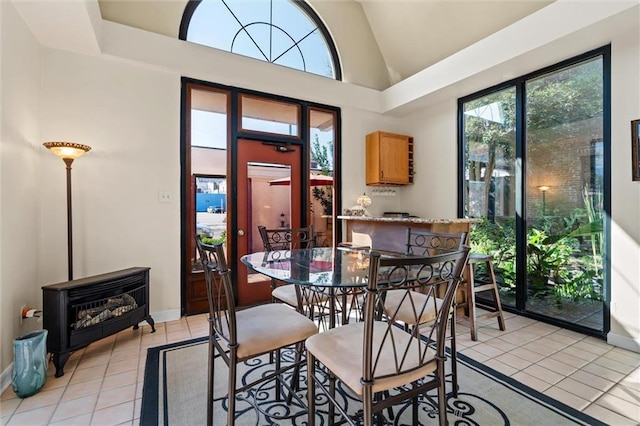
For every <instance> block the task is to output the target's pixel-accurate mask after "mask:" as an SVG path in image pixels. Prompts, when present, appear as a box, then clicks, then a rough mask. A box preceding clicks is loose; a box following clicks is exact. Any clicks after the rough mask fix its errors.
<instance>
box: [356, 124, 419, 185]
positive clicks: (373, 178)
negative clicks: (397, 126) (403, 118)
mask: <svg viewBox="0 0 640 426" xmlns="http://www.w3.org/2000/svg"><path fill="white" fill-rule="evenodd" d="M366 158H367V160H366V161H367V163H366V167H367V169H366V183H367V185H408V184H410V183H413V138H412V137H411V136H406V135H398V134H395V133H388V132H381V131H378V132H373V133H370V134H368V135H367V142H366Z"/></svg>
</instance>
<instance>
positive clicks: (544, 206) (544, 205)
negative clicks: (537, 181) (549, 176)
mask: <svg viewBox="0 0 640 426" xmlns="http://www.w3.org/2000/svg"><path fill="white" fill-rule="evenodd" d="M549 188H551V187H550V186H548V185H542V186H539V187H538V189H539V190H540V191H541V192H542V216H544V215H545V214H546V210H547V191H548V190H549Z"/></svg>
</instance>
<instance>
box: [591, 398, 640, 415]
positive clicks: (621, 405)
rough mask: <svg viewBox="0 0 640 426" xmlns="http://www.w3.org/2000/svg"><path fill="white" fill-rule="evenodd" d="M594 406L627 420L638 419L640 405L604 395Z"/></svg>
mask: <svg viewBox="0 0 640 426" xmlns="http://www.w3.org/2000/svg"><path fill="white" fill-rule="evenodd" d="M595 404H597V405H600V406H601V407H604V408H606V409H608V410H611V411H613V412H614V413H618V414H620V415H622V416H625V417H627V418H629V419H636V420H637V419H640V404H638V403H631V402H629V401H626V400H624V399H621V398H618V397H617V396H614V395H610V394H604V395H602V396H601V397H600V398H598V399H597V400H596V402H595Z"/></svg>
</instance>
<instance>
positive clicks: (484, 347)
mask: <svg viewBox="0 0 640 426" xmlns="http://www.w3.org/2000/svg"><path fill="white" fill-rule="evenodd" d="M473 350H474V351H476V352H480V353H481V354H485V355H487V356H488V357H490V358H495V357H497V356H500V355H502V354H503V353H504V351H503V350H501V349H498V348H495V347H493V346H491V345H488V344H486V343H482V344H479V345H476V346H474V347H473Z"/></svg>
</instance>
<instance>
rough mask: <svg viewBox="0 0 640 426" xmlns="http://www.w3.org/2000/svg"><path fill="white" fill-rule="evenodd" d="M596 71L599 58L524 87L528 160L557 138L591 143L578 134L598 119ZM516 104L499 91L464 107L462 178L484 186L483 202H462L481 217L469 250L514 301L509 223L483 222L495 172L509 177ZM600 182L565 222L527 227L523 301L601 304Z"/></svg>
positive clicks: (554, 219) (511, 92) (552, 219)
mask: <svg viewBox="0 0 640 426" xmlns="http://www.w3.org/2000/svg"><path fill="white" fill-rule="evenodd" d="M602 64H603V61H602V60H600V59H598V58H597V59H594V60H590V61H587V62H585V63H582V64H580V65H577V66H573V67H569V68H567V69H564V70H560V71H559V72H555V73H553V74H548V75H544V76H542V77H540V78H537V79H534V80H531V81H529V82H527V84H526V89H525V90H526V113H527V114H526V132H527V141H526V142H527V150H528V151H527V152H528V154H531V153H534V152H535V151H536V149H538V147H539V146H542V147H545V144H549V143H553V142H554V141H555V139H556V138H557V137H558V135H559V134H560V135H563V136H565V137H572V138H576V139H581V138H582V139H584V138H586V137H589V138H591V137H592V136H590V135H589V136H584V135H583V134H582V132H583V129H582V127H581V124H580V123H585V122H588V121H589V120H597V119H599V118H601V117H602V114H603V96H602V93H603V83H602V81H603V79H602V75H603V70H602ZM515 98H516V91H515V88H513V89H505V90H501V91H499V92H496V93H493V94H489V95H486V96H483V97H481V98H479V99H476V100H472V101H470V102H467V103H465V105H464V108H465V116H464V137H465V144H464V146H465V150H466V151H465V153H464V154H465V157H466V167H467V170H466V171H467V178H468V180H469V181H470V182H471V181H475V182H482V188H483V190H484V191H483V192H484V193H483V194H482V198H483V199H478V196H476V198H475V199H472V197H471V196H470V193H467V194H465V195H464V196H465V206H466V209H467V214H471V215H476V216H483V217H484V219H483V222H482V223H479V224H476V225H474V226H473V227H472V231H471V235H470V239H471V242H472V246H473V247H472V250H473V251H475V252H481V253H490V254H492V255H493V256H494V265H495V268H496V273H497V275H498V277H497V278H498V280H499V281H500V287H501V288H500V290H501V292H502V293H503V294H506V295H508V294H514V293H515V288H516V265H515V260H516V238H515V220H514V219H513V217H507V218H504V217H497V216H496V217H495V219H494V221H493V222H492V221H490V220H488V219H487V218H486V216H488V210H487V206H489V205H490V195H491V194H490V191H491V185H492V179H493V177H494V171H495V170H496V167H497V166H502V167H503V170H504V167H505V166H506V167H510V169H509V170H508V172H509V174H510V175H511V176H514V175H515V170H514V167H515V163H516V160H515V155H516V153H515V129H516V110H515V105H516V102H515ZM546 146H548V145H546ZM543 149H547V148H546V147H545V148H543ZM598 178H599V177H598V176H596V181H595V182H592V185H594V186H593V187H591V188H583V191H582V192H583V202H584V204H583V206H582V207H580V208H575V209H574V210H573V212H571V213H569V214H560V215H558V212H553V213H554V216H547V215H545V214H541V215H540V214H537V215H535V216H537V219H535V221H534V223H528V224H527V226H528V230H527V235H526V240H527V241H526V251H527V264H526V268H527V281H528V282H527V289H528V297H530V298H531V297H533V298H551V299H552V300H555V303H556V304H557V305H561V304H562V303H563V302H565V301H573V302H575V301H580V300H585V299H588V300H597V301H601V300H602V299H603V287H602V283H603V270H602V268H603V261H602V260H603V253H604V242H603V241H604V239H603V233H602V230H603V207H602V206H603V205H602V193H601V190H600V189H599V188H601V187H600V185H601V182H598V181H597V179H598ZM513 183H515V181H514V182H513ZM478 185H480V184H479V183H478ZM482 209H484V210H482ZM510 214H513V216H515V214H514V213H507V215H510Z"/></svg>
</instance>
